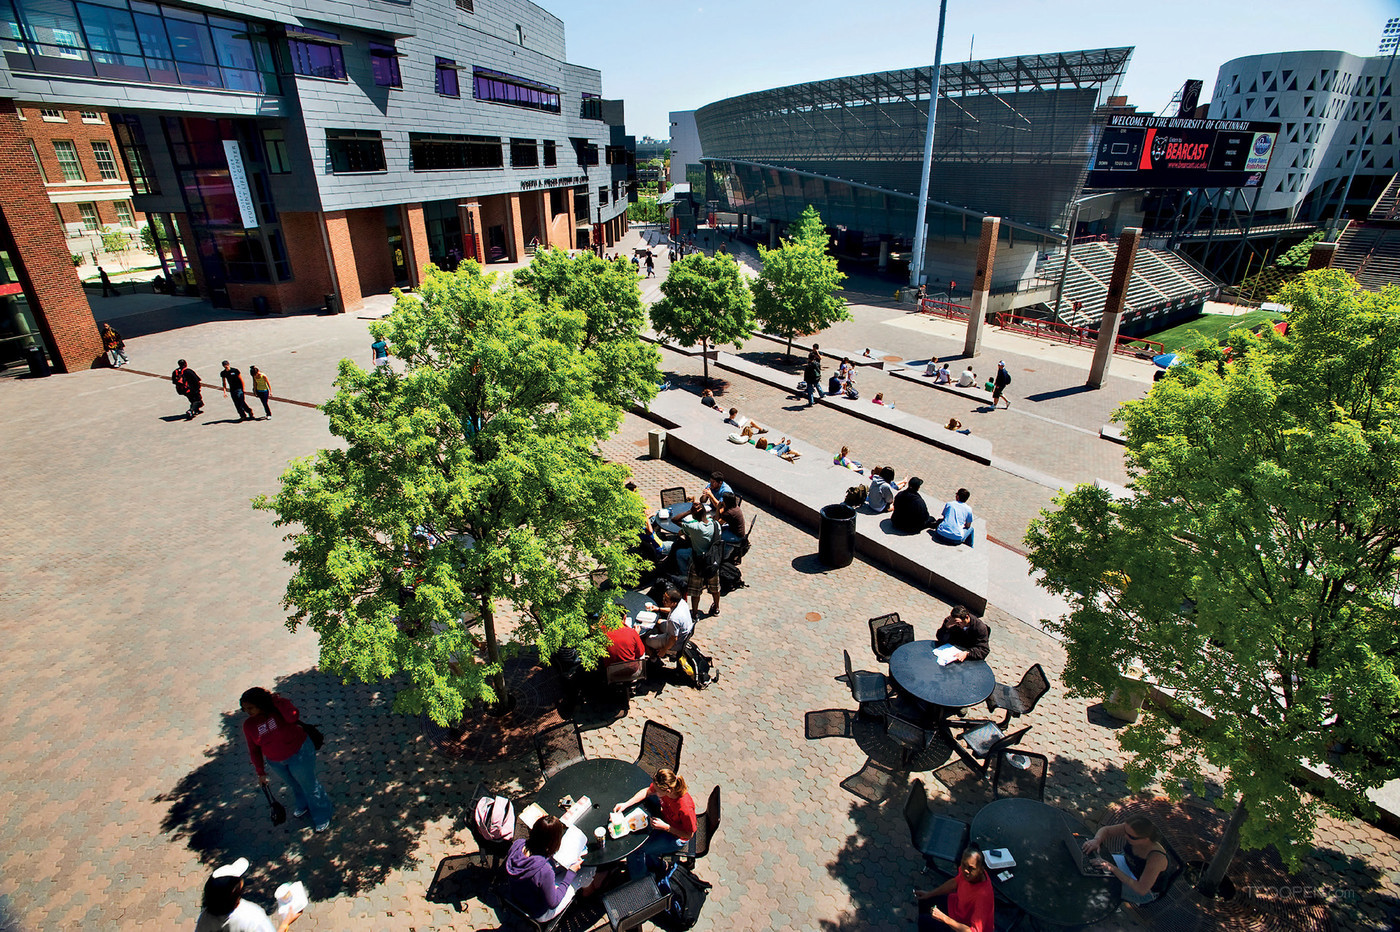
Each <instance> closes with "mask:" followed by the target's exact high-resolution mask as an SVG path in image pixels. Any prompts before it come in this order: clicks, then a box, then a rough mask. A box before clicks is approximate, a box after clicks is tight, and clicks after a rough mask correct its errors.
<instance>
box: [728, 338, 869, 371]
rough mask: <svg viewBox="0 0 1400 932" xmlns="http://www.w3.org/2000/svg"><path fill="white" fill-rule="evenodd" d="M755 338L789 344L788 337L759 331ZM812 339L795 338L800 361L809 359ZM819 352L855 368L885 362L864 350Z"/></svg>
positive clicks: (794, 348) (793, 345)
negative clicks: (847, 361) (846, 361)
mask: <svg viewBox="0 0 1400 932" xmlns="http://www.w3.org/2000/svg"><path fill="white" fill-rule="evenodd" d="M754 336H755V337H757V338H759V339H760V340H771V341H772V342H774V343H781V344H782V345H783V347H784V348H786V347H787V344H788V341H787V337H780V336H776V335H774V334H771V333H763V332H762V331H759V332H758V333H755V334H754ZM811 339H812V338H811V337H810V336H807V337H794V338H793V341H792V354H793V356H795V357H796V358H797V359H798V360H799V361H801V360H804V359H806V358H807V353H808V352H809V351H810V350H811V348H812V344H811V342H810V341H811ZM867 348H869V347H867ZM817 352H818V353H820V354H821V355H822V356H825V357H826V358H827V359H830V360H832V361H833V362H837V363H839V362H840V361H841V360H843V359H849V360H850V361H851V364H852V365H855V366H878V365H880V364H881V363H882V362H883V361H884V357H883V356H876V355H870V356H866V355H865V351H864V349H861V350H855V351H852V350H842V349H831V348H829V347H828V348H827V349H821V348H820V347H818V349H817ZM870 352H871V353H872V354H873V353H874V352H875V350H874V349H871V350H870Z"/></svg>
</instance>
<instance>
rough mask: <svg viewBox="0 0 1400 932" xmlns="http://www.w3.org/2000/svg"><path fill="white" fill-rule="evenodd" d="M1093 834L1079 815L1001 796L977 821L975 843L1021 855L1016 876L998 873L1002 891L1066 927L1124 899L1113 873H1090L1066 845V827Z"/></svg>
mask: <svg viewBox="0 0 1400 932" xmlns="http://www.w3.org/2000/svg"><path fill="white" fill-rule="evenodd" d="M1066 826H1068V827H1069V829H1070V830H1071V831H1075V832H1081V833H1085V834H1087V833H1088V830H1087V829H1086V828H1085V826H1084V823H1083V822H1081V821H1080V820H1079V819H1078V818H1076V817H1074V816H1072V815H1070V814H1069V813H1067V812H1063V811H1061V810H1059V809H1056V808H1055V807H1054V806H1049V805H1046V804H1045V803H1043V802H1040V801H1039V800H1035V799H1025V798H1021V797H1013V798H1007V799H998V800H996V801H995V802H992V803H988V804H987V805H985V806H983V807H982V811H981V812H979V813H977V815H976V816H975V817H974V818H973V820H972V841H973V842H974V843H975V844H977V845H979V846H980V847H981V848H982V850H983V851H986V850H987V849H989V848H1007V849H1009V850H1010V851H1011V856H1012V857H1013V858H1015V859H1016V866H1015V867H1013V868H1010V870H1011V879H1010V880H1006V881H1001V880H997V879H996V872H993V873H992V883H994V884H995V885H996V889H997V892H998V893H999V894H1001V895H1002V896H1004V897H1006V899H1008V900H1010V901H1011V902H1012V903H1014V904H1016V905H1017V906H1019V907H1020V908H1021V909H1023V910H1025V911H1026V912H1027V913H1028V914H1029V915H1031V916H1033V917H1034V918H1036V919H1038V920H1040V921H1042V922H1047V923H1050V924H1051V925H1062V926H1083V925H1089V924H1091V923H1095V922H1099V921H1102V920H1104V919H1107V918H1108V917H1109V916H1111V915H1113V914H1114V913H1115V912H1117V911H1118V908H1119V906H1120V905H1121V903H1122V899H1121V886H1120V884H1119V882H1118V880H1117V879H1116V878H1113V877H1085V876H1084V875H1083V874H1081V873H1079V869H1078V868H1077V867H1076V866H1075V864H1074V860H1073V859H1072V858H1071V856H1070V853H1069V851H1068V850H1066V848H1065V843H1064V836H1065V827H1066Z"/></svg>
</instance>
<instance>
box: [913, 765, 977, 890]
mask: <svg viewBox="0 0 1400 932" xmlns="http://www.w3.org/2000/svg"><path fill="white" fill-rule="evenodd" d="M904 821H905V822H906V823H907V824H908V826H909V841H910V842H912V843H913V845H914V848H915V850H917V851H918V852H919V853H920V854H922V855H923V856H924V863H925V864H927V865H928V866H929V867H930V868H931V869H933V870H936V871H938V872H939V873H941V874H944V875H947V876H951V875H953V874H955V873H956V872H957V863H958V858H960V857H962V851H963V848H966V847H967V837H968V827H967V823H966V822H959V821H958V820H957V819H950V818H948V817H947V816H941V815H938V814H936V813H935V812H934V811H933V810H932V809H931V808H929V804H928V793H927V792H925V791H924V781H922V780H915V781H914V782H913V783H912V784H910V786H909V798H908V799H907V800H905V803H904Z"/></svg>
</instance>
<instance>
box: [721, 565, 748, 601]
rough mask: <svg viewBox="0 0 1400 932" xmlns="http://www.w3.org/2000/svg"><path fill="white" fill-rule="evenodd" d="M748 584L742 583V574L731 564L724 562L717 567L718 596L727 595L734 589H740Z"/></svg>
mask: <svg viewBox="0 0 1400 932" xmlns="http://www.w3.org/2000/svg"><path fill="white" fill-rule="evenodd" d="M747 585H748V583H746V582H744V574H743V572H742V571H741V570H740V569H739V567H738V566H736V565H735V564H734V563H732V562H725V563H721V564H720V565H719V594H720V595H729V593H731V592H733V591H734V590H735V589H742V588H744V587H745V586H747Z"/></svg>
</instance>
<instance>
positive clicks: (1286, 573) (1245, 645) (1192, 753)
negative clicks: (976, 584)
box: [1026, 271, 1400, 894]
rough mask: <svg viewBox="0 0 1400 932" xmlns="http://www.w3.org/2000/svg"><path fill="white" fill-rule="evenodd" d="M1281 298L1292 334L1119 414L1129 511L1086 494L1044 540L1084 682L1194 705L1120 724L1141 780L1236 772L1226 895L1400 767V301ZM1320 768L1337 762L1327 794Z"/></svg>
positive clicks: (1075, 676)
mask: <svg viewBox="0 0 1400 932" xmlns="http://www.w3.org/2000/svg"><path fill="white" fill-rule="evenodd" d="M1280 300H1281V301H1282V302H1283V303H1284V304H1286V305H1288V306H1289V307H1291V308H1292V312H1291V313H1290V314H1289V332H1288V335H1287V336H1286V337H1282V336H1279V335H1278V334H1276V333H1275V332H1274V331H1273V330H1272V329H1266V330H1265V331H1263V332H1262V333H1260V334H1258V335H1254V334H1250V333H1248V332H1247V331H1245V330H1236V331H1235V332H1234V333H1232V334H1231V336H1230V344H1231V346H1232V347H1233V350H1232V354H1231V355H1228V356H1227V353H1226V351H1225V350H1223V349H1221V348H1219V347H1217V346H1215V345H1214V344H1211V343H1209V342H1208V341H1205V340H1202V341H1200V344H1199V345H1198V348H1197V349H1195V350H1194V352H1192V353H1190V354H1189V357H1190V358H1189V362H1188V363H1187V364H1186V365H1182V366H1177V367H1174V368H1172V369H1170V370H1168V375H1167V377H1166V378H1164V379H1163V380H1162V381H1160V382H1158V383H1157V384H1156V385H1154V386H1153V389H1152V391H1151V393H1149V395H1148V396H1147V398H1146V399H1144V400H1142V401H1136V402H1129V403H1128V404H1126V405H1124V406H1123V407H1122V408H1120V409H1119V411H1118V413H1117V414H1116V415H1115V417H1116V418H1117V419H1118V420H1120V421H1121V422H1122V423H1123V424H1124V425H1125V434H1126V437H1127V445H1128V461H1129V466H1130V470H1131V473H1132V475H1133V490H1132V493H1131V495H1130V496H1129V497H1128V498H1126V499H1124V500H1114V499H1113V498H1112V497H1111V496H1110V495H1109V494H1108V493H1106V492H1104V491H1103V490H1100V489H1096V488H1093V487H1090V486H1080V487H1079V488H1077V489H1075V490H1073V491H1072V492H1069V493H1066V494H1062V495H1061V496H1060V497H1059V498H1058V499H1057V507H1056V508H1055V509H1054V510H1047V511H1046V512H1043V513H1042V514H1041V516H1040V517H1039V518H1038V519H1037V520H1035V521H1034V522H1033V523H1032V525H1031V528H1030V530H1029V532H1028V533H1027V536H1026V542H1027V544H1028V545H1029V547H1030V550H1031V557H1030V561H1031V564H1032V565H1033V566H1034V567H1035V568H1037V569H1039V570H1042V571H1043V572H1044V573H1045V580H1044V583H1043V585H1045V586H1046V587H1047V588H1048V589H1050V590H1051V591H1053V592H1057V593H1059V594H1061V595H1063V596H1065V597H1066V598H1067V599H1068V600H1069V601H1070V604H1071V606H1072V611H1071V612H1070V614H1069V615H1067V616H1066V617H1064V618H1062V619H1061V620H1060V621H1059V622H1058V623H1056V624H1054V625H1052V627H1053V629H1054V630H1055V631H1056V632H1057V633H1059V634H1060V635H1062V636H1063V637H1064V640H1065V648H1066V651H1067V653H1068V663H1067V666H1066V670H1065V682H1066V684H1067V685H1068V686H1069V687H1070V689H1071V690H1072V691H1074V692H1076V693H1078V694H1080V695H1095V694H1097V695H1101V696H1102V695H1105V694H1106V692H1105V691H1107V690H1111V689H1112V688H1113V687H1114V686H1115V685H1116V684H1117V683H1118V682H1119V674H1120V672H1121V671H1124V670H1127V669H1129V668H1131V667H1133V666H1135V665H1140V666H1141V668H1142V669H1143V670H1144V671H1145V672H1146V674H1147V676H1148V677H1149V678H1150V679H1151V680H1153V681H1155V682H1156V683H1157V684H1159V685H1160V686H1161V687H1162V688H1163V689H1165V690H1167V691H1169V693H1170V694H1171V695H1174V696H1175V703H1174V704H1173V706H1172V707H1171V708H1170V709H1168V710H1166V711H1165V712H1164V711H1161V710H1154V709H1148V710H1147V711H1146V714H1145V716H1144V718H1143V719H1142V720H1141V721H1140V722H1139V723H1138V724H1137V725H1134V726H1132V727H1129V728H1127V729H1126V730H1125V731H1123V732H1121V733H1120V740H1121V742H1122V744H1123V747H1124V748H1125V749H1126V750H1128V751H1129V752H1130V753H1131V759H1130V763H1129V765H1128V776H1129V780H1130V783H1131V784H1132V785H1133V786H1134V787H1135V788H1141V787H1143V786H1145V785H1147V784H1149V783H1151V782H1153V781H1158V780H1159V781H1161V782H1162V783H1163V785H1165V786H1166V788H1167V790H1168V791H1169V792H1180V789H1181V787H1182V786H1183V785H1185V786H1190V787H1194V788H1195V789H1196V791H1197V792H1201V791H1202V790H1203V785H1204V783H1205V782H1206V780H1207V778H1208V775H1209V774H1211V773H1213V772H1218V773H1220V774H1223V780H1224V791H1225V799H1224V802H1223V803H1222V805H1233V806H1234V812H1233V816H1232V818H1231V820H1230V823H1229V827H1228V829H1227V831H1226V833H1225V835H1224V837H1223V838H1222V841H1221V844H1220V846H1219V848H1218V849H1217V851H1216V854H1215V856H1214V857H1213V859H1212V861H1211V863H1210V865H1209V866H1208V868H1207V869H1206V871H1205V873H1204V874H1203V876H1202V879H1201V883H1200V887H1201V890H1202V892H1205V893H1208V894H1209V893H1213V892H1214V891H1215V890H1216V889H1217V888H1218V885H1219V882H1220V881H1221V879H1222V878H1223V877H1224V876H1225V873H1226V870H1227V868H1228V866H1229V863H1230V861H1231V859H1232V858H1233V857H1234V855H1235V852H1236V850H1237V849H1238V847H1239V845H1240V844H1243V845H1245V846H1246V847H1250V848H1257V847H1262V846H1265V845H1269V844H1272V845H1275V846H1277V847H1278V848H1279V849H1280V851H1281V852H1282V853H1283V854H1284V856H1285V857H1286V858H1287V859H1288V860H1289V861H1290V863H1296V862H1297V858H1298V856H1299V847H1298V845H1299V844H1300V843H1301V844H1302V845H1306V844H1307V843H1308V841H1309V840H1310V839H1311V837H1312V830H1313V828H1314V826H1315V824H1316V817H1317V813H1318V810H1319V807H1320V806H1323V805H1328V806H1333V807H1336V808H1338V809H1340V810H1354V809H1359V810H1361V811H1366V810H1367V809H1369V808H1370V804H1369V803H1368V802H1367V800H1366V798H1365V795H1364V794H1365V791H1366V790H1367V789H1369V788H1373V787H1377V786H1380V785H1381V784H1382V783H1383V782H1384V781H1386V780H1389V779H1394V778H1395V777H1396V776H1400V752H1398V751H1397V748H1398V747H1400V745H1397V739H1400V624H1398V623H1400V612H1397V608H1396V596H1397V582H1396V580H1397V572H1400V558H1397V546H1400V288H1396V287H1391V288H1389V289H1387V290H1386V291H1385V292H1383V293H1381V294H1371V293H1368V292H1365V291H1362V290H1360V289H1359V288H1358V287H1357V285H1356V283H1355V281H1353V280H1352V279H1351V278H1350V277H1349V276H1347V275H1346V274H1345V273H1342V272H1337V271H1321V272H1310V273H1306V274H1304V275H1303V276H1300V277H1299V278H1298V279H1297V280H1295V281H1294V282H1292V283H1290V284H1289V285H1288V286H1287V287H1286V288H1285V289H1284V291H1283V293H1282V294H1281V295H1280ZM1197 712H1203V713H1205V715H1204V716H1202V715H1199V714H1196V713H1197ZM1303 761H1313V762H1317V763H1326V764H1327V766H1328V767H1329V768H1330V772H1331V778H1330V779H1329V780H1328V781H1327V782H1326V783H1325V784H1324V786H1325V789H1324V790H1323V792H1322V794H1321V796H1320V797H1319V796H1313V795H1308V794H1305V793H1304V792H1303V791H1302V790H1300V789H1299V788H1298V786H1296V785H1295V783H1294V777H1295V774H1296V773H1297V770H1298V766H1299V764H1300V762H1303Z"/></svg>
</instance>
